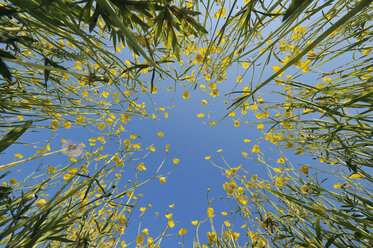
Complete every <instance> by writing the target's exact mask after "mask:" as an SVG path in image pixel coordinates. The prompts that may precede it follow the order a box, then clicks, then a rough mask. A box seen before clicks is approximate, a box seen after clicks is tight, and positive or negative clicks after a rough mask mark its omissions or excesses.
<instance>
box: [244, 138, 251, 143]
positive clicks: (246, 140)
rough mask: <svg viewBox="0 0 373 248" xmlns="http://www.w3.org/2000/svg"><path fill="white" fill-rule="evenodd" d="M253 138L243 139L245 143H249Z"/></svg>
mask: <svg viewBox="0 0 373 248" xmlns="http://www.w3.org/2000/svg"><path fill="white" fill-rule="evenodd" d="M250 141H251V140H249V139H244V140H243V142H245V143H249V142H250Z"/></svg>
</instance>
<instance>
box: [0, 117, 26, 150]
mask: <svg viewBox="0 0 373 248" xmlns="http://www.w3.org/2000/svg"><path fill="white" fill-rule="evenodd" d="M31 124H32V121H27V122H26V123H25V124H23V125H22V126H18V127H15V128H13V130H12V131H10V132H9V133H7V134H6V135H5V136H4V137H3V138H2V139H1V140H0V152H2V151H4V150H5V149H6V148H8V146H10V145H11V144H13V143H14V142H15V141H16V140H17V139H18V138H19V137H21V135H22V134H23V133H24V132H25V131H26V130H27V129H28V128H29V127H30V126H31Z"/></svg>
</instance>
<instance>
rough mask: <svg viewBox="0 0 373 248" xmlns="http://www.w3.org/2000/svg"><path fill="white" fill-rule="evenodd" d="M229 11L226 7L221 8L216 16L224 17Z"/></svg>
mask: <svg viewBox="0 0 373 248" xmlns="http://www.w3.org/2000/svg"><path fill="white" fill-rule="evenodd" d="M226 13H227V10H226V9H225V8H220V9H219V10H218V12H216V13H215V18H219V17H223V16H225V14H226Z"/></svg>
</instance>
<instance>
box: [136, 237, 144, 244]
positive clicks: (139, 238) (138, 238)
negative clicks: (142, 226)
mask: <svg viewBox="0 0 373 248" xmlns="http://www.w3.org/2000/svg"><path fill="white" fill-rule="evenodd" d="M143 242H144V237H143V236H142V235H137V238H136V244H137V245H141V244H142V243H143Z"/></svg>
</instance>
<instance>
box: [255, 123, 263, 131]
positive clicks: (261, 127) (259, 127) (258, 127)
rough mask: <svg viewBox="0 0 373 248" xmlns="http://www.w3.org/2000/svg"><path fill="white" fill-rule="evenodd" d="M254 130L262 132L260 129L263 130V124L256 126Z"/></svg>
mask: <svg viewBox="0 0 373 248" xmlns="http://www.w3.org/2000/svg"><path fill="white" fill-rule="evenodd" d="M256 128H257V129H259V130H262V129H263V128H264V125H263V124H258V125H257V126H256Z"/></svg>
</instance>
